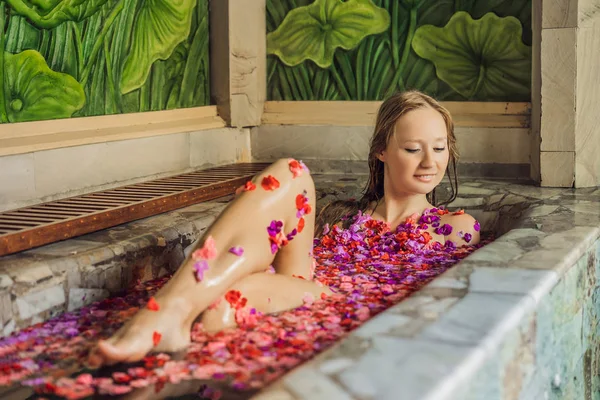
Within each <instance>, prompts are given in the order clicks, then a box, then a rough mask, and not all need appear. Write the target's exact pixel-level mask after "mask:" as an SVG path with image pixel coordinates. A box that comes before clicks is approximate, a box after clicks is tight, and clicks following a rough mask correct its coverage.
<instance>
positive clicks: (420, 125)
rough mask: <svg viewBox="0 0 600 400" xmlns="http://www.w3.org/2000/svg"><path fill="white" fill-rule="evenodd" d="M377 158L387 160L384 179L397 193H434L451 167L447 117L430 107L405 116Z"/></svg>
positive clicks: (384, 161) (398, 122) (397, 124)
mask: <svg viewBox="0 0 600 400" xmlns="http://www.w3.org/2000/svg"><path fill="white" fill-rule="evenodd" d="M378 158H379V160H380V161H382V162H383V163H384V174H385V175H384V176H385V180H386V181H387V185H388V187H389V188H390V189H392V190H393V191H394V193H402V194H427V193H429V192H431V191H432V190H433V189H434V188H435V187H436V186H437V185H438V184H439V183H440V182H441V181H442V178H443V177H444V174H445V172H446V167H447V166H448V159H449V151H448V132H447V130H446V123H445V121H444V118H443V117H442V115H441V114H440V113H439V112H437V111H436V110H434V109H433V108H429V107H427V108H421V109H418V110H414V111H410V112H409V113H407V114H405V115H403V116H402V117H401V118H400V119H398V121H397V122H396V125H395V133H394V134H393V135H392V136H391V138H390V141H389V143H388V145H387V147H386V149H385V150H384V151H383V152H382V153H381V154H380V155H379V156H378Z"/></svg>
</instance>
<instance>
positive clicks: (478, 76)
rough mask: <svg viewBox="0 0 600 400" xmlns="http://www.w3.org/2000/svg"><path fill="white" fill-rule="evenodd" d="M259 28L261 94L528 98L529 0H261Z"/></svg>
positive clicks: (312, 97)
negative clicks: (263, 51)
mask: <svg viewBox="0 0 600 400" xmlns="http://www.w3.org/2000/svg"><path fill="white" fill-rule="evenodd" d="M333 10H335V11H336V12H339V13H338V14H336V13H334V12H333ZM366 10H369V11H366ZM334 14H335V15H336V16H337V17H338V18H340V19H342V16H343V18H345V19H346V21H347V22H346V23H345V24H344V25H341V24H336V23H335V19H334V18H333V17H332V16H333V15H334ZM340 27H343V28H340ZM352 27H356V29H352ZM267 31H268V35H267V38H268V40H267V48H268V54H269V55H268V60H267V98H268V99H269V100H382V99H384V98H385V97H386V96H388V95H389V94H390V93H393V92H394V91H397V90H406V89H418V90H421V91H424V92H425V93H428V94H430V95H433V96H435V97H436V98H438V99H440V100H453V101H465V100H476V101H529V100H530V97H531V88H530V86H531V47H530V46H531V0H490V1H476V0H346V1H342V0H267ZM359 31H360V32H359ZM338 34H339V37H338V36H336V35H338Z"/></svg>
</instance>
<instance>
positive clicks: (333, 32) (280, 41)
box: [267, 0, 390, 68]
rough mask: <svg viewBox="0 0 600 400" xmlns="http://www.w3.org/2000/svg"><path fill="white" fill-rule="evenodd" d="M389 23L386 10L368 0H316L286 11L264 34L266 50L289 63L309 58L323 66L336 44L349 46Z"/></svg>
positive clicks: (329, 59) (349, 47) (354, 44)
mask: <svg viewBox="0 0 600 400" xmlns="http://www.w3.org/2000/svg"><path fill="white" fill-rule="evenodd" d="M389 24H390V16H389V13H388V12H387V11H386V10H385V9H383V8H380V7H377V6H376V5H375V4H374V3H373V1H371V0H347V1H342V0H316V1H315V2H314V3H312V4H311V5H308V6H304V7H298V8H296V9H294V10H292V11H290V12H289V13H288V14H287V15H286V17H285V19H284V20H283V22H282V23H281V25H280V26H279V27H278V28H277V29H276V30H275V31H274V32H271V33H269V34H268V35H267V53H268V54H275V55H277V56H278V57H279V58H280V59H281V60H282V61H283V62H284V63H285V64H286V65H289V66H294V65H298V64H300V63H302V62H303V61H304V60H306V59H310V60H312V61H314V62H315V63H316V64H317V65H318V66H319V67H321V68H327V67H329V66H330V65H331V63H332V62H333V55H334V53H335V50H336V49H337V48H338V47H341V48H343V49H346V50H348V49H352V48H354V47H356V46H357V45H358V44H359V43H360V42H361V40H363V39H364V38H365V37H366V36H369V35H372V34H377V33H380V32H383V31H385V30H386V29H387V28H388V26H389Z"/></svg>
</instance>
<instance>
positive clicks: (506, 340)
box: [0, 174, 600, 400]
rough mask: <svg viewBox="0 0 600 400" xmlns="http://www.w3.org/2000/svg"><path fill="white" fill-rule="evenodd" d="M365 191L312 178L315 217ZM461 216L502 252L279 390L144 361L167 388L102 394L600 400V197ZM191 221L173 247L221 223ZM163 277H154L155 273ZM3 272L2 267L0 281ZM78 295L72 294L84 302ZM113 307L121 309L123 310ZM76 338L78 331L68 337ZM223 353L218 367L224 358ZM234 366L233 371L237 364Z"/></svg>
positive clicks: (75, 372) (360, 332) (527, 194)
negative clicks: (319, 208)
mask: <svg viewBox="0 0 600 400" xmlns="http://www.w3.org/2000/svg"><path fill="white" fill-rule="evenodd" d="M364 178H365V177H364V176H361V175H357V174H354V175H343V176H339V175H332V174H315V181H316V184H317V189H318V193H319V199H318V205H323V204H324V203H325V202H327V201H329V200H330V199H332V198H343V197H356V196H357V195H358V188H360V187H361V186H362V184H363V182H364ZM194 207H195V206H194ZM450 208H451V209H452V208H464V209H466V211H467V212H469V213H471V214H472V215H473V216H475V217H476V218H477V219H478V220H479V221H480V222H481V225H482V229H483V231H484V232H488V233H491V234H493V235H494V236H495V237H496V239H495V240H494V241H493V242H491V243H489V244H487V245H485V246H484V247H482V248H480V249H478V250H476V251H475V252H473V253H472V254H470V255H468V256H467V257H466V258H464V259H462V260H461V261H459V262H458V263H457V264H455V265H454V266H452V267H451V268H450V269H448V270H446V271H445V272H441V271H440V273H439V275H437V276H436V277H435V278H434V279H433V280H432V281H431V282H429V283H428V284H426V285H425V286H423V287H421V288H420V289H419V290H418V291H416V292H415V293H413V294H412V295H410V296H409V297H407V298H405V299H403V300H402V301H400V302H399V303H397V304H395V305H393V306H391V307H389V308H387V309H386V310H385V311H383V312H381V313H378V314H377V315H375V316H374V317H373V318H371V319H369V320H367V321H366V322H364V323H361V324H356V326H357V328H356V329H354V326H351V328H352V329H349V331H350V332H349V333H348V334H344V335H343V338H342V339H341V340H338V339H339V337H331V338H325V339H324V341H323V343H324V344H323V347H322V348H314V349H312V350H311V351H310V352H304V354H305V357H304V358H303V359H302V361H303V362H302V363H301V364H300V365H298V360H297V359H296V360H294V357H293V356H292V355H293V354H294V352H290V359H289V360H288V361H289V368H293V370H291V371H290V372H288V373H286V374H284V375H283V376H280V375H277V374H276V372H277V371H275V370H273V371H266V372H265V371H261V373H266V374H268V373H272V376H271V377H270V379H268V380H267V381H268V382H269V383H270V384H269V385H268V386H266V387H264V388H262V387H261V386H260V385H255V386H254V387H244V386H243V385H238V386H236V385H235V383H232V381H231V378H232V376H233V380H234V381H235V374H238V375H239V374H240V373H241V372H240V371H236V370H235V368H233V367H231V366H230V368H229V370H228V371H229V373H230V374H229V375H231V376H229V375H228V371H223V370H218V369H215V370H214V371H212V372H213V373H214V375H213V378H214V379H206V380H192V381H188V380H186V379H185V378H183V379H182V376H184V375H185V374H184V373H183V372H181V371H178V370H177V368H178V366H179V365H180V364H178V363H177V361H178V360H181V359H183V358H184V356H183V355H171V356H170V358H169V359H166V358H161V357H160V356H159V357H156V356H154V357H151V358H149V359H147V360H146V362H145V364H147V366H149V367H151V368H154V370H155V371H158V372H157V373H156V375H157V376H158V377H159V378H160V379H158V381H153V382H152V383H151V384H147V385H144V382H143V380H144V379H145V378H147V377H145V376H144V374H145V373H144V372H142V371H141V370H139V369H138V370H129V369H127V368H119V369H112V370H111V369H107V370H104V371H100V372H96V373H94V376H104V377H107V378H108V379H110V380H111V382H108V383H110V384H111V385H113V386H116V387H117V388H116V389H114V388H113V389H110V385H108V384H107V381H104V385H105V386H104V389H105V390H104V391H98V390H95V392H93V393H96V394H95V395H96V396H98V392H102V393H104V395H108V394H110V393H112V394H114V395H117V394H119V390H121V391H122V395H123V396H125V397H130V398H131V397H133V398H167V397H172V396H178V397H181V398H182V397H184V396H188V397H189V398H199V396H200V395H203V396H204V397H205V398H217V397H219V396H220V397H221V398H249V397H253V398H256V399H338V398H339V399H350V398H356V399H388V398H389V399H404V398H406V399H411V400H412V399H461V400H462V399H486V400H488V399H499V400H500V399H519V400H526V399H546V398H548V399H570V398H572V399H600V377H599V374H598V370H599V368H600V366H599V364H600V339H598V338H599V337H600V335H599V334H600V327H599V325H598V315H599V314H600V299H599V296H600V289H599V284H598V280H597V279H598V277H600V240H599V236H600V189H586V190H564V189H540V188H536V187H532V186H529V185H526V184H520V183H509V182H506V181H490V180H471V181H468V182H463V183H462V184H461V188H460V191H459V198H458V199H457V200H456V201H455V202H454V203H453V204H452V205H451V206H450ZM206 210H208V208H206ZM181 216H186V210H185V209H182V210H179V211H177V212H173V213H169V214H168V215H163V216H158V217H157V218H162V220H161V221H162V222H161V223H157V225H156V229H155V231H154V233H153V234H155V235H163V236H165V235H164V232H161V231H160V228H159V227H160V226H164V225H165V223H164V222H165V218H172V219H177V220H178V218H179V217H181ZM186 218H187V219H186V221H185V223H187V224H188V225H193V226H191V227H189V228H186V227H185V226H184V225H185V224H184V223H183V222H181V223H180V224H179V225H180V227H179V229H178V232H179V236H177V235H171V238H170V239H168V240H167V243H166V246H167V247H168V246H170V243H171V242H173V243H179V244H180V246H179V249H180V250H181V251H183V250H184V249H183V247H185V246H181V244H184V245H187V246H189V244H190V243H191V242H192V241H193V240H194V239H195V237H197V236H198V235H199V233H200V232H201V229H199V225H198V221H199V220H202V221H204V222H203V223H204V226H206V224H207V223H209V222H210V220H211V218H214V210H213V213H212V214H211V213H204V214H202V213H191V212H189V213H188V214H187V217H186ZM190 221H191V222H192V224H190ZM132 224H135V223H132ZM194 224H195V225H194ZM146 229H147V230H148V228H147V227H146ZM186 229H188V231H186ZM150 231H151V232H152V230H150ZM190 232H192V233H190ZM92 235H94V234H92ZM92 235H86V236H88V238H86V240H93V239H94V236H92ZM95 237H96V238H98V237H99V235H96V236H95ZM112 237H113V238H114V236H112ZM140 243H141V242H140ZM140 246H143V244H140ZM146 246H151V245H148V244H146ZM159 247H160V246H159ZM162 247H163V248H164V247H165V246H162ZM163 250H164V249H163ZM128 251H129V252H130V253H131V256H130V257H129V258H127V257H125V258H126V259H128V260H129V261H128V263H129V264H128V265H130V264H132V263H133V264H135V259H134V255H135V254H138V255H141V254H145V253H143V252H141V251H140V249H139V248H138V249H131V248H130V249H129V250H128ZM151 254H155V255H156V254H159V253H158V252H154V253H152V252H151ZM155 257H157V256H155ZM161 262H163V263H167V264H169V265H171V264H172V263H173V262H172V261H169V260H162V261H161ZM157 264H160V262H156V263H154V264H153V268H154V269H156V270H158V269H159V268H156V265H157ZM2 268H4V266H3V264H2V263H0V273H2V271H3V270H2ZM13 274H14V272H13ZM146 277H147V279H146V280H150V279H152V278H157V276H153V275H152V274H150V275H146ZM13 280H14V281H15V282H16V283H18V280H17V279H13ZM16 283H15V284H16ZM68 284H69V283H68V282H65V285H68ZM71 289H74V288H68V290H69V292H68V293H74V292H72V291H71ZM116 289H118V288H115V289H114V291H116ZM13 290H14V288H13ZM111 292H113V291H111ZM75 293H79V292H75ZM98 300H100V299H98ZM113 306H114V308H118V307H120V305H119V303H118V302H117V303H115V304H113ZM124 309H125V310H126V309H127V307H125V308H124ZM74 310H76V308H75V309H74ZM100 314H102V313H100ZM25 323H26V321H25V322H21V326H23V325H22V324H25ZM289 323H290V324H291V325H293V324H294V323H297V321H292V320H290V321H289ZM359 325H360V326H359ZM68 328H69V326H68V324H67V325H63V326H62V327H60V329H63V331H64V329H68ZM254 336H256V337H255V338H253V339H252V340H251V341H252V343H254V344H257V343H258V344H259V345H258V347H259V348H260V341H261V340H266V341H267V342H268V341H269V339H268V338H265V337H264V336H262V337H260V336H259V335H254ZM331 339H336V340H333V341H332V340H331ZM236 340H242V336H240V337H239V338H238V339H236ZM243 340H247V338H245V339H243ZM328 340H330V341H329V342H328ZM334 342H335V344H333V345H331V344H332V343H334ZM5 343H6V342H5ZM28 343H29V344H31V342H28ZM232 343H233V342H232ZM244 343H245V342H244ZM285 343H286V344H287V345H288V346H289V342H285ZM263 344H264V345H265V346H266V347H265V348H268V346H267V345H266V344H265V343H263ZM12 345H14V343H12ZM295 345H297V346H301V343H300V342H298V343H295ZM212 346H213V347H214V349H211V350H210V351H211V355H212V356H213V360H214V359H215V358H218V355H219V353H218V351H219V349H218V348H217V347H219V346H221V345H214V344H213V345H212ZM9 350H10V349H9ZM9 350H7V346H6V345H4V346H3V347H0V351H4V352H5V353H4V355H3V357H5V356H7V355H8V354H10V357H15V353H14V352H12V353H11V352H10V351H9ZM23 350H24V349H23ZM230 350H232V349H231V348H227V351H228V352H229V354H230V355H231V353H232V351H230ZM279 352H280V354H283V350H281V349H280V351H279ZM311 352H312V353H318V354H317V355H316V356H315V357H313V358H311V356H308V355H307V354H309V353H311ZM215 354H217V356H215ZM223 354H224V353H223V352H222V353H221V356H222V357H224V358H223V359H224V360H225V359H227V360H231V359H233V358H227V357H228V356H227V357H226V356H224V355H223ZM263 355H264V354H263ZM20 356H21V357H22V356H23V352H21V353H20ZM256 356H257V357H259V356H260V354H259V353H256ZM279 360H281V359H279ZM304 360H307V361H304ZM13 361H14V360H13ZM284 361H285V360H284ZM48 362H50V361H48ZM73 365H76V364H73ZM278 365H279V364H278ZM129 367H132V366H129ZM25 368H27V364H25ZM204 370H207V368H204ZM87 372H90V371H86V370H81V369H79V368H76V367H73V369H72V370H66V371H64V372H63V373H65V374H66V375H67V376H69V375H70V376H71V377H80V376H83V377H82V378H80V381H81V382H80V383H81V385H80V387H81V390H82V391H83V390H84V389H83V388H84V387H86V385H85V381H86V380H87V379H89V377H88V376H87V375H86V374H87ZM115 372H117V374H115ZM208 372H211V371H208ZM208 372H207V373H208ZM10 373H15V371H10ZM136 374H137V375H136ZM0 376H1V375H0ZM5 376H8V374H6V375H5ZM178 377H179V378H178ZM221 378H224V380H221ZM29 379H30V378H29ZM57 379H58V376H55V377H54V379H53V380H52V382H53V383H52V384H56V382H57ZM132 380H138V381H139V382H138V383H137V385H139V386H140V388H138V389H136V390H133V391H129V390H130V386H131V385H130V382H131V381H132ZM66 382H67V383H68V381H66ZM27 383H28V384H34V383H37V384H38V388H39V387H40V385H41V384H42V381H38V382H31V379H30V382H27ZM96 383H97V384H96V387H95V389H98V382H96ZM157 383H158V384H157ZM71 384H72V382H71ZM99 384H102V382H100V383H99ZM88 386H89V385H88ZM119 386H123V387H128V388H129V390H127V389H119V388H118V387H119ZM157 389H160V390H158V391H157ZM111 390H112V391H111ZM125 391H127V392H128V393H125ZM48 392H51V390H49V391H48ZM0 393H2V392H0ZM186 393H187V394H186ZM83 394H85V393H83ZM88 394H89V393H88ZM4 395H5V396H12V397H14V398H28V397H30V396H31V398H38V397H39V396H37V395H34V394H32V392H31V389H30V388H28V387H26V388H19V387H11V388H7V389H5V390H4ZM190 396H191V397H190Z"/></svg>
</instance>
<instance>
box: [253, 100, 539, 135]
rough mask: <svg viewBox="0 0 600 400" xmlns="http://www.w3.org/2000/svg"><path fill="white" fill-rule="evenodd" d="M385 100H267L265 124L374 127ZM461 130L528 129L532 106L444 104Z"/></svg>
mask: <svg viewBox="0 0 600 400" xmlns="http://www.w3.org/2000/svg"><path fill="white" fill-rule="evenodd" d="M381 103H382V102H381V101H267V102H265V110H264V113H263V118H262V123H263V124H277V125H342V126H372V125H374V124H375V118H376V115H377V110H378V109H379V106H380V105H381ZM442 104H443V105H444V106H445V107H446V108H447V109H448V110H449V111H450V113H451V114H452V116H453V118H454V121H455V125H456V126H461V127H486V128H528V127H529V125H530V114H531V104H530V103H525V102H523V103H511V102H442Z"/></svg>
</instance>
